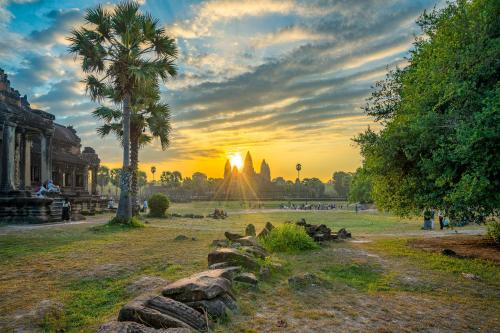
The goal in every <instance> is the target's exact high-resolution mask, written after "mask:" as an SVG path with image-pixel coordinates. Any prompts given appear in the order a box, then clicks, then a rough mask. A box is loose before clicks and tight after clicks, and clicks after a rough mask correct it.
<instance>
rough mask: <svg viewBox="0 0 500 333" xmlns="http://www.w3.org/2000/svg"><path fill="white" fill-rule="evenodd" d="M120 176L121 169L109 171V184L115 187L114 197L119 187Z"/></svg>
mask: <svg viewBox="0 0 500 333" xmlns="http://www.w3.org/2000/svg"><path fill="white" fill-rule="evenodd" d="M121 174H122V169H121V168H115V169H111V171H110V172H109V177H110V179H109V180H110V181H111V184H112V185H113V186H114V187H115V196H117V195H118V188H119V187H120V178H121Z"/></svg>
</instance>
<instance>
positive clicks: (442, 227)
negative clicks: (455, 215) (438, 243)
mask: <svg viewBox="0 0 500 333" xmlns="http://www.w3.org/2000/svg"><path fill="white" fill-rule="evenodd" d="M438 219H439V229H441V230H443V229H444V216H443V213H442V212H441V211H439V214H438Z"/></svg>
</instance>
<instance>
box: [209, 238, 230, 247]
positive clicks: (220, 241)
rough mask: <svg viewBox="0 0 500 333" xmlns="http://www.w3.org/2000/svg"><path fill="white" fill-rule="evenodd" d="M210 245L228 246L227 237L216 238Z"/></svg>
mask: <svg viewBox="0 0 500 333" xmlns="http://www.w3.org/2000/svg"><path fill="white" fill-rule="evenodd" d="M212 246H217V247H226V246H229V241H228V240H227V239H216V240H214V241H212Z"/></svg>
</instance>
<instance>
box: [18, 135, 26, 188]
mask: <svg viewBox="0 0 500 333" xmlns="http://www.w3.org/2000/svg"><path fill="white" fill-rule="evenodd" d="M25 151H26V133H25V132H24V130H23V132H22V133H21V136H20V138H19V189H20V190H24V189H25V185H26V179H25V177H26V172H25V168H26V153H25Z"/></svg>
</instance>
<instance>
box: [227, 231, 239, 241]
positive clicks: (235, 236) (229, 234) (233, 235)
mask: <svg viewBox="0 0 500 333" xmlns="http://www.w3.org/2000/svg"><path fill="white" fill-rule="evenodd" d="M224 236H226V238H227V239H229V240H230V241H232V242H234V241H235V240H237V239H239V238H242V237H243V235H240V234H236V233H232V232H229V231H226V232H225V233H224Z"/></svg>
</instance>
